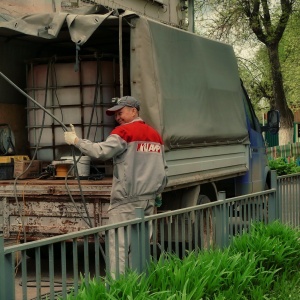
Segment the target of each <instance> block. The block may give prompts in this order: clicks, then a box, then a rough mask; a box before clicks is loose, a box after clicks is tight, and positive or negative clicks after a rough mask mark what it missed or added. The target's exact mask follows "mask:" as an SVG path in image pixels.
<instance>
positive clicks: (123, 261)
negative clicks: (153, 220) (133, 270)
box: [106, 199, 155, 278]
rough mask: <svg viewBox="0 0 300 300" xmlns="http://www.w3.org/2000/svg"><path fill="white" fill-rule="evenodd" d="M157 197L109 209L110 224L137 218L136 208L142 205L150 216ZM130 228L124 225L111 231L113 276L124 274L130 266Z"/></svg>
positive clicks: (110, 247)
mask: <svg viewBox="0 0 300 300" xmlns="http://www.w3.org/2000/svg"><path fill="white" fill-rule="evenodd" d="M154 205H155V199H150V200H139V201H135V202H130V203H126V204H122V205H119V206H117V207H114V208H111V207H110V208H109V209H108V217H109V221H108V223H109V224H115V223H119V222H124V221H128V220H131V219H135V218H136V215H135V208H137V207H141V208H143V209H144V214H145V216H150V215H152V214H153V212H154ZM148 230H149V239H150V238H151V236H152V226H151V224H149V228H148ZM130 241H131V235H130V228H128V229H127V230H126V231H125V230H124V227H121V228H119V229H118V230H117V231H115V230H110V231H109V263H110V268H109V269H110V270H106V271H109V272H110V275H111V277H112V278H116V276H118V274H122V273H124V272H125V270H126V269H127V268H128V267H130V261H131V257H130V256H131V255H130Z"/></svg>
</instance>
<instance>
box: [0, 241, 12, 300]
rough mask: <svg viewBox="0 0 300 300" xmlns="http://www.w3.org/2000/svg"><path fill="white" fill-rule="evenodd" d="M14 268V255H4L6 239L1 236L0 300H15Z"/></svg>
mask: <svg viewBox="0 0 300 300" xmlns="http://www.w3.org/2000/svg"><path fill="white" fill-rule="evenodd" d="M14 275H15V274H14V266H13V263H12V255H9V257H6V256H5V254H4V238H3V235H0V299H5V300H14V299H15V286H14V284H15V282H14Z"/></svg>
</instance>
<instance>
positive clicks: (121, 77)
mask: <svg viewBox="0 0 300 300" xmlns="http://www.w3.org/2000/svg"><path fill="white" fill-rule="evenodd" d="M122 21H123V18H122V16H121V15H119V65H120V66H119V69H120V97H123V85H124V83H123V38H122V33H123V31H122Z"/></svg>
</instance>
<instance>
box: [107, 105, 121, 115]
mask: <svg viewBox="0 0 300 300" xmlns="http://www.w3.org/2000/svg"><path fill="white" fill-rule="evenodd" d="M124 106H125V105H115V106H113V107H111V108H109V109H107V110H106V114H107V115H108V116H113V115H114V114H115V112H116V111H118V110H120V109H122V108H123V107H124Z"/></svg>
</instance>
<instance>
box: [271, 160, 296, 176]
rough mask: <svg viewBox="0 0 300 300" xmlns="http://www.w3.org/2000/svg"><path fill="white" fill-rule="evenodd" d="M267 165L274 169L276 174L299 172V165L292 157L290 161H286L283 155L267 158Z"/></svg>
mask: <svg viewBox="0 0 300 300" xmlns="http://www.w3.org/2000/svg"><path fill="white" fill-rule="evenodd" d="M269 167H270V169H271V170H276V171H277V175H278V176H281V175H288V174H294V173H299V172H300V166H297V164H296V162H295V160H294V159H291V160H290V162H288V161H287V160H286V159H285V158H283V157H279V158H276V159H272V160H269Z"/></svg>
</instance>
